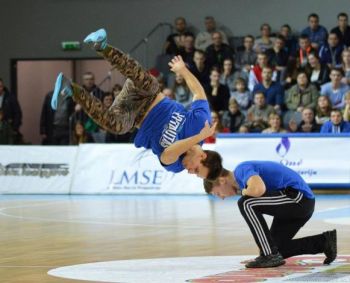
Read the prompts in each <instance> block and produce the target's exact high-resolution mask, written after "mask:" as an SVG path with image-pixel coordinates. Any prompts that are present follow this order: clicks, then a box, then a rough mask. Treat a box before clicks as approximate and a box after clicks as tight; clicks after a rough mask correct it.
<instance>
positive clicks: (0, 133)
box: [0, 108, 13, 144]
mask: <svg viewBox="0 0 350 283" xmlns="http://www.w3.org/2000/svg"><path fill="white" fill-rule="evenodd" d="M0 144H13V131H12V127H11V125H10V123H9V122H7V121H5V120H4V111H3V110H2V109H1V108H0Z"/></svg>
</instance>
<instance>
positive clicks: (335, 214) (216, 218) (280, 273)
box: [0, 195, 350, 283]
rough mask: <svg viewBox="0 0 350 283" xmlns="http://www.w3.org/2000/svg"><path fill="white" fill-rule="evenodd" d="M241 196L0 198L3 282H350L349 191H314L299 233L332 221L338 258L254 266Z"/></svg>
mask: <svg viewBox="0 0 350 283" xmlns="http://www.w3.org/2000/svg"><path fill="white" fill-rule="evenodd" d="M237 199H238V198H237V197H235V198H230V199H226V200H224V201H222V200H219V199H214V198H212V197H208V196H166V195H163V196H140V195H139V196H131V195H130V196H36V195H33V196H11V195H0V243H1V244H0V255H1V257H0V282H1V283H3V282H5V283H14V282H16V283H17V282H18V283H19V282H21V283H27V282H33V283H34V282H35V283H37V282H45V283H46V282H47V283H54V282H63V283H64V282H87V281H82V280H90V281H89V282H123V283H131V282H132V283H160V282H164V283H167V282H175V283H177V282H186V281H187V282H261V281H264V282H282V281H293V282H350V256H347V255H350V238H349V233H350V195H334V196H333V195H332V196H327V195H322V196H317V201H316V204H317V205H316V211H315V214H314V216H313V218H312V219H311V220H310V221H309V223H307V224H306V225H305V226H304V227H303V229H302V230H301V231H300V232H299V233H298V235H297V236H306V235H311V234H317V233H320V232H323V231H325V230H330V229H334V228H336V229H337V230H338V253H339V257H338V260H337V262H335V263H334V264H333V265H330V266H323V265H322V264H320V263H321V261H323V258H324V257H323V255H320V256H304V257H300V258H292V259H290V260H288V262H287V264H286V265H285V266H284V267H281V268H275V269H264V270H248V271H247V270H246V269H245V268H244V265H243V264H241V262H242V261H244V260H247V259H250V258H254V257H255V256H256V255H257V249H256V246H255V243H254V242H253V238H252V236H251V235H250V233H249V231H248V227H247V225H246V224H245V223H244V221H243V218H242V216H241V215H240V213H239V211H238V208H237V206H236V201H237ZM84 264H86V265H84ZM48 272H49V273H50V275H48ZM64 278H66V279H64ZM76 279H78V280H76ZM79 279H80V280H79Z"/></svg>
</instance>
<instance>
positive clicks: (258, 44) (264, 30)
mask: <svg viewBox="0 0 350 283" xmlns="http://www.w3.org/2000/svg"><path fill="white" fill-rule="evenodd" d="M274 40H275V38H273V37H271V26H270V25H269V24H268V23H263V24H262V25H261V26H260V37H257V38H255V44H254V47H253V49H254V50H255V52H256V53H261V52H265V51H266V50H267V49H270V48H272V47H273V43H274Z"/></svg>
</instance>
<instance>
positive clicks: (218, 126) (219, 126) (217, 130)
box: [204, 111, 230, 143]
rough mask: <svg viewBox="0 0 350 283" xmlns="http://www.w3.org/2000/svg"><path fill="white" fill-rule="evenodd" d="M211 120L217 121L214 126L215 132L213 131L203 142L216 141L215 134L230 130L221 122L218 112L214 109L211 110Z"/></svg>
mask: <svg viewBox="0 0 350 283" xmlns="http://www.w3.org/2000/svg"><path fill="white" fill-rule="evenodd" d="M211 122H212V123H217V124H216V128H215V133H214V135H212V136H210V137H208V138H206V139H205V140H204V142H205V143H215V142H216V135H217V134H218V133H229V132H230V129H229V128H226V127H224V126H223V124H222V123H221V117H220V114H219V113H218V112H215V111H212V112H211Z"/></svg>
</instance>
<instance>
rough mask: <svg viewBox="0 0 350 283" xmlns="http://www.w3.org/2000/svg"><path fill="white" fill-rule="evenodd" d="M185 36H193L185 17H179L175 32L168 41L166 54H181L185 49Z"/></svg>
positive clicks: (176, 21) (165, 47) (176, 20)
mask: <svg viewBox="0 0 350 283" xmlns="http://www.w3.org/2000/svg"><path fill="white" fill-rule="evenodd" d="M185 34H191V32H190V31H189V30H188V28H187V22H186V20H185V18H184V17H178V18H176V19H175V32H174V33H172V34H170V35H169V36H168V37H167V39H166V42H165V46H164V49H165V53H166V54H168V55H172V56H173V55H178V54H180V51H181V49H182V48H183V47H184V39H185ZM192 35H193V34H192Z"/></svg>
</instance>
